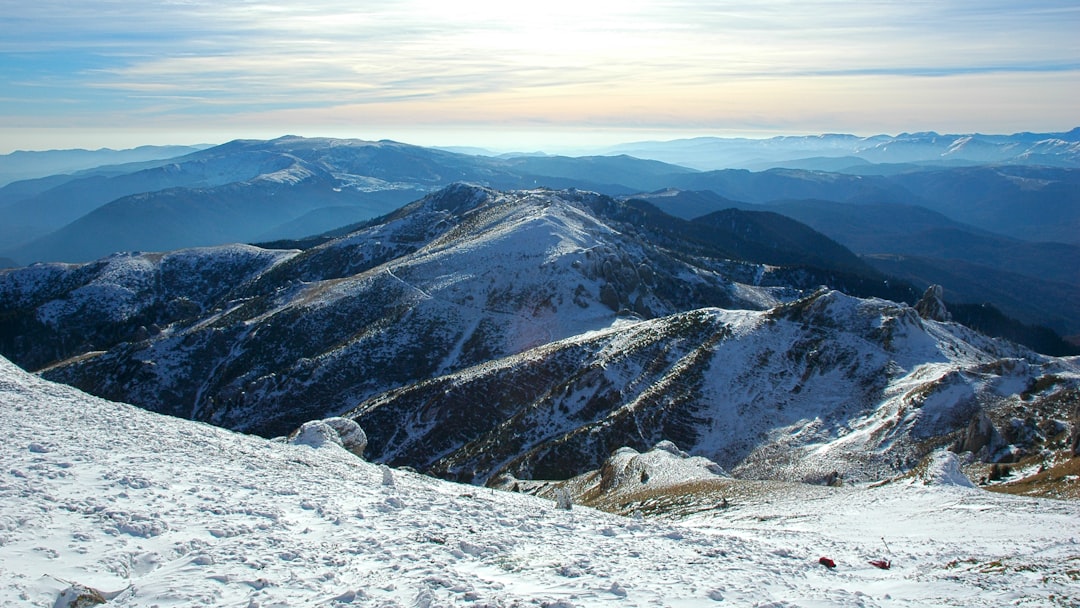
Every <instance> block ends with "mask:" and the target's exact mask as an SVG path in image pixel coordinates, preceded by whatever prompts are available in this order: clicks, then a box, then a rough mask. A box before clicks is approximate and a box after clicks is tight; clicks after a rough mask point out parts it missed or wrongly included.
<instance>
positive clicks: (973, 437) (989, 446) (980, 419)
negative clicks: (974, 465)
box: [956, 410, 1001, 455]
mask: <svg viewBox="0 0 1080 608" xmlns="http://www.w3.org/2000/svg"><path fill="white" fill-rule="evenodd" d="M1000 444H1001V435H1000V434H999V433H998V431H997V429H996V428H994V423H993V421H991V420H990V417H989V416H987V415H986V412H984V411H982V410H980V411H979V413H978V415H976V416H975V417H974V418H972V419H971V423H970V424H968V427H967V430H966V431H964V434H963V436H962V437H960V440H959V441H958V442H957V444H956V452H972V453H974V454H978V453H979V451H980V450H982V449H983V448H986V451H987V452H991V451H993V450H994V449H995V448H996V447H997V446H998V445H1000ZM987 455H989V454H987Z"/></svg>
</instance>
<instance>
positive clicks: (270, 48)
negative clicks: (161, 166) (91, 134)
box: [0, 0, 1080, 128]
mask: <svg viewBox="0 0 1080 608" xmlns="http://www.w3.org/2000/svg"><path fill="white" fill-rule="evenodd" d="M11 4H12V6H11V7H10V9H9V10H8V14H7V15H6V16H5V27H4V28H3V30H2V31H0V55H2V57H0V59H2V60H4V62H5V64H6V65H8V66H10V67H9V68H7V69H8V70H9V73H10V74H11V75H12V77H11V78H9V79H6V80H7V82H6V83H0V110H2V112H0V115H2V118H0V120H2V121H7V122H9V123H10V122H12V121H16V122H20V123H23V122H26V121H33V120H34V119H35V118H34V116H35V115H41V116H47V115H53V116H55V115H57V114H61V113H67V112H70V107H69V106H70V104H69V103H56V104H51V103H48V102H46V103H42V100H43V99H45V100H48V99H53V98H55V99H57V100H61V99H64V100H70V99H81V100H83V107H82V108H81V109H80V112H81V113H82V115H85V116H93V115H95V114H97V115H98V116H99V118H98V121H99V122H100V121H101V120H123V121H130V120H132V119H133V118H132V117H135V118H138V117H143V118H144V119H145V120H155V119H158V120H159V119H163V118H164V117H166V116H168V115H170V114H174V113H175V114H177V115H187V116H195V115H202V116H206V117H214V116H221V117H222V118H223V119H224V118H235V117H237V116H240V115H253V114H256V113H262V114H264V115H265V113H267V112H282V111H287V110H289V109H290V108H291V109H294V110H295V111H296V112H298V113H301V114H303V115H305V116H308V117H311V119H313V120H314V119H316V117H315V116H314V113H315V111H317V110H319V109H322V110H324V112H325V113H327V114H329V113H333V112H340V111H342V108H358V107H364V108H366V110H365V111H366V115H367V116H368V117H369V118H370V119H371V120H380V119H381V120H407V117H408V116H409V115H410V114H411V115H412V116H414V117H416V118H414V120H421V121H431V122H437V121H439V120H440V117H444V118H445V120H447V121H450V120H456V121H461V120H463V119H464V118H463V115H467V109H468V108H469V107H472V108H474V109H478V108H482V109H483V110H484V111H485V112H486V113H487V115H488V117H489V118H490V119H492V120H496V121H512V120H519V121H522V122H529V121H537V120H542V121H558V120H560V117H563V118H566V119H568V120H569V119H571V118H573V119H574V120H594V121H595V120H604V121H617V120H619V119H620V118H619V117H623V119H625V120H636V121H640V120H643V118H642V116H643V114H644V113H646V112H656V113H657V114H658V115H660V116H662V117H663V120H664V121H677V120H678V117H679V114H680V108H682V109H684V110H685V117H684V120H685V122H686V124H701V123H702V122H708V121H723V120H724V118H723V116H721V115H719V114H717V113H716V112H707V111H706V110H707V109H708V108H709V106H710V104H711V105H713V106H715V107H726V108H732V109H735V108H736V107H737V106H738V108H742V107H743V106H747V107H753V106H755V105H756V106H758V107H769V108H772V109H773V111H775V112H779V113H781V114H786V115H796V114H812V113H813V112H814V111H818V113H819V115H824V114H826V113H827V109H826V108H816V109H814V108H809V109H808V108H799V107H797V104H799V103H806V100H807V99H814V100H815V101H816V102H817V103H824V104H828V103H831V104H832V105H833V106H847V105H848V104H847V102H846V101H845V100H832V101H831V102H830V101H829V100H828V99H826V98H824V97H820V98H819V92H820V91H826V90H828V91H837V93H836V94H841V93H840V91H842V92H843V94H847V95H851V94H852V90H853V89H852V87H856V88H857V87H858V86H863V88H864V92H863V93H860V94H858V95H857V97H858V98H859V99H861V100H863V101H865V102H866V103H871V104H873V103H875V100H874V99H871V98H870V97H869V92H876V93H879V94H880V95H881V96H882V97H881V98H880V100H878V103H880V104H882V105H881V108H882V111H883V112H886V111H890V105H889V101H888V100H889V97H890V95H892V96H893V97H896V93H895V90H896V89H898V88H899V87H904V86H910V79H912V78H934V79H936V80H937V84H936V86H938V87H961V86H968V85H967V84H966V83H968V82H969V81H968V80H967V79H968V78H969V77H972V76H979V77H982V78H984V79H985V78H997V79H999V82H1005V81H1007V80H1009V79H1016V78H1017V77H1018V76H1021V75H1022V76H1023V77H1024V78H1023V82H1024V83H1025V86H1029V87H1033V89H1032V91H1031V92H1032V93H1033V94H1034V95H1045V94H1048V93H1040V91H1041V90H1043V89H1041V87H1049V88H1048V89H1045V91H1053V93H1054V94H1061V92H1062V86H1063V85H1062V83H1061V82H1060V80H1061V79H1068V80H1069V81H1070V82H1071V83H1073V85H1074V86H1073V88H1072V89H1068V90H1073V91H1075V88H1076V87H1075V83H1076V78H1075V76H1076V73H1077V72H1080V36H1076V35H1075V32H1077V31H1080V6H1073V4H1074V3H1073V2H1072V1H1071V0H1070V1H1069V2H1065V1H1062V2H1051V1H1043V0H1035V1H1033V2H1025V3H1015V2H1004V1H1001V0H989V1H985V2H982V1H980V2H974V1H970V0H964V1H962V0H944V1H934V2H929V1H912V2H904V3H897V2H891V1H890V2H885V1H863V2H850V1H836V0H833V1H827V0H816V1H808V2H797V1H788V0H763V1H760V2H715V3H698V2H688V1H682V0H667V1H642V0H621V1H618V2H615V1H611V0H593V1H590V0H548V2H545V3H543V4H538V3H520V2H505V1H503V0H500V1H496V0H459V1H457V2H445V1H436V0H404V1H400V2H394V3H390V2H373V1H359V2H357V1H350V2H345V1H341V0H310V1H308V2H298V1H295V0H292V1H287V2H273V3H271V2H266V1H265V0H216V1H213V2H210V1H207V0H174V1H166V2H160V3H158V2H152V3H131V2H128V1H127V0H120V1H116V0H87V1H84V2H79V3H73V2H70V0H39V1H37V2H33V3H18V4H16V3H11ZM1038 76H1042V79H1041V80H1040V79H1039V78H1038ZM836 79H840V80H844V79H848V84H847V85H845V86H839V85H836V84H835V82H834V81H836ZM1055 81H1057V82H1055ZM859 83H863V84H862V85H860V84H859ZM890 83H891V84H890ZM905 83H906V84H905ZM890 87H892V89H894V91H893V92H892V93H890ZM804 92H805V93H804ZM768 94H771V95H782V96H783V97H785V98H787V100H786V105H784V104H781V103H780V102H781V101H784V100H781V99H776V98H763V99H757V100H755V99H750V98H746V99H743V100H742V105H740V104H739V103H736V101H737V100H735V99H734V97H733V96H734V95H768ZM956 94H957V95H962V94H963V92H962V91H960V90H959V89H957V90H956ZM1061 103H1062V104H1064V103H1069V102H1068V101H1064V100H1063V101H1061ZM740 111H743V110H740ZM1007 111H1009V112H1015V111H1016V108H1015V107H1010V108H1008V110H1007ZM1039 111H1040V112H1042V113H1044V114H1045V112H1044V108H1043V107H1042V106H1040V107H1039ZM748 112H749V111H743V114H738V113H736V114H732V116H733V117H736V118H738V117H739V116H743V115H745V114H747V113H748ZM1059 113H1060V114H1062V115H1064V114H1066V109H1064V108H1062V109H1061V111H1060V112H1059ZM466 117H467V116H466ZM741 119H745V117H744V118H741ZM762 119H763V120H764V118H762ZM42 120H45V121H46V122H47V119H42ZM776 120H783V118H782V116H777V118H776ZM826 126H827V125H822V128H825V127H826ZM1065 126H1068V125H1065Z"/></svg>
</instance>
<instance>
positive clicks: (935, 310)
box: [915, 285, 952, 322]
mask: <svg viewBox="0 0 1080 608" xmlns="http://www.w3.org/2000/svg"><path fill="white" fill-rule="evenodd" d="M943 295H944V290H943V289H942V288H941V285H931V286H930V287H927V288H926V293H924V294H923V297H922V298H921V299H920V300H919V302H918V303H917V304H915V310H917V311H918V312H919V316H920V317H922V318H924V319H927V320H928V321H941V322H946V321H951V320H952V315H950V314H949V311H948V309H946V308H945V301H944V300H943V299H942V298H943Z"/></svg>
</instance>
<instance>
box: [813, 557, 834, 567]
mask: <svg viewBox="0 0 1080 608" xmlns="http://www.w3.org/2000/svg"><path fill="white" fill-rule="evenodd" d="M817 563H819V564H821V565H822V566H825V567H826V568H829V569H832V568H835V567H836V562H834V561H832V560H831V559H829V558H827V557H823V558H821V559H819V560H817Z"/></svg>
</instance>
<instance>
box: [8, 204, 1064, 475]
mask: <svg viewBox="0 0 1080 608" xmlns="http://www.w3.org/2000/svg"><path fill="white" fill-rule="evenodd" d="M725 218H726V219H725V221H724V222H722V224H723V225H722V226H721V225H717V223H715V222H710V221H702V222H687V221H685V220H678V219H676V218H672V217H671V216H667V215H664V214H662V213H659V212H658V211H657V210H656V209H655V208H652V207H649V206H647V205H644V204H643V203H640V202H638V203H635V202H633V201H623V202H620V201H617V200H614V199H611V198H609V197H606V196H602V195H598V194H594V193H589V192H582V191H577V190H572V191H571V190H567V191H550V190H526V191H513V192H500V191H495V190H490V189H486V188H481V187H477V186H470V185H464V184H459V185H455V186H451V187H449V188H446V189H443V190H441V191H439V192H437V193H434V194H432V195H429V196H427V197H425V198H423V199H421V200H419V201H417V202H415V203H413V204H410V205H407V206H406V207H403V208H401V209H400V210H398V211H396V212H394V213H393V214H390V215H388V216H385V217H383V218H380V219H379V220H377V221H373V222H371V223H370V224H369V225H367V226H366V227H364V228H361V229H359V230H357V231H355V232H352V233H350V234H348V235H345V236H342V237H340V238H336V239H333V240H330V241H328V242H325V243H323V244H321V245H319V246H316V247H312V248H309V249H306V250H302V251H301V250H299V249H296V250H265V249H259V248H255V247H250V246H233V247H227V248H207V249H198V250H185V251H179V252H174V253H169V254H122V255H116V256H113V257H110V258H106V259H103V260H100V261H98V262H94V263H90V264H84V265H61V264H48V265H36V266H32V267H28V268H23V269H15V270H8V271H3V272H0V309H2V310H4V311H5V315H4V316H3V318H0V329H2V330H3V331H0V346H2V348H3V349H4V350H3V352H4V353H6V354H8V356H10V357H11V358H12V359H14V360H16V361H17V362H18V363H20V364H22V365H24V366H25V367H27V368H30V369H41V368H43V369H42V374H43V375H44V376H46V377H47V378H50V379H54V380H61V381H64V382H67V383H70V384H72V385H75V386H78V387H80V388H83V389H84V390H87V391H90V392H92V393H95V394H97V395H100V396H104V397H107V398H111V399H115V400H121V401H125V402H130V403H135V404H138V405H140V406H143V407H145V408H148V409H152V410H155V411H159V412H165V413H169V414H172V415H177V416H181V417H187V418H194V419H198V420H203V421H208V422H212V423H214V424H217V425H221V426H225V427H229V428H233V429H239V430H244V431H249V432H256V433H259V434H263V435H266V436H274V435H283V434H286V433H288V432H290V431H291V430H293V429H294V428H296V427H297V426H299V425H300V424H301V423H303V422H305V421H307V420H312V419H319V418H324V417H327V416H335V415H340V414H343V413H347V414H348V416H350V417H352V418H355V419H356V420H358V421H359V422H360V423H361V425H362V426H364V427H365V428H366V429H367V430H368V435H369V441H370V442H369V446H368V450H369V454H370V455H371V457H372V458H374V459H376V460H379V461H386V462H389V463H392V464H394V465H409V466H413V467H415V468H417V469H419V470H422V471H429V472H433V473H436V474H438V475H441V476H445V477H451V478H455V479H459V480H465V481H470V482H474V483H485V482H489V481H492V480H494V479H495V478H496V477H498V476H500V475H504V474H510V475H513V476H515V477H523V478H565V477H568V476H571V475H576V474H579V473H582V472H584V471H587V470H590V469H593V468H596V467H598V466H599V465H600V464H601V463H602V462H603V461H604V459H606V458H607V456H608V455H609V454H610V452H611V451H612V450H615V449H617V448H620V447H631V448H634V449H638V450H642V449H646V448H648V447H651V446H652V445H653V444H655V443H657V442H658V441H661V440H670V441H674V442H675V444H676V445H677V446H678V447H679V448H680V449H684V450H687V451H689V452H691V453H693V454H696V455H700V456H705V457H708V458H710V459H712V460H713V461H715V462H717V463H718V464H719V465H721V466H723V467H724V468H725V469H727V470H730V471H732V472H734V473H736V474H738V475H740V476H743V477H755V478H782V479H790V480H808V481H821V480H823V479H825V478H826V477H827V476H829V475H830V474H833V473H834V472H835V473H837V474H840V475H842V476H844V477H846V478H848V479H880V478H882V477H887V476H891V475H894V474H897V473H899V472H903V471H906V470H908V469H910V468H911V467H912V466H914V464H915V463H916V462H918V460H919V459H920V458H922V457H923V456H924V455H925V454H927V453H929V452H930V451H931V450H933V449H935V448H940V447H954V448H956V449H959V450H961V451H965V450H966V451H972V452H977V453H978V454H979V457H980V458H982V459H985V460H986V461H997V460H1002V459H1004V460H1007V461H1012V460H1017V459H1021V458H1024V457H1031V456H1036V455H1038V454H1039V453H1040V450H1043V449H1051V448H1055V449H1057V448H1060V447H1061V446H1059V445H1058V444H1061V443H1068V441H1069V440H1070V438H1071V436H1072V434H1075V429H1076V428H1077V422H1076V415H1075V412H1072V411H1071V410H1070V409H1069V408H1070V407H1071V406H1070V405H1069V404H1070V403H1072V401H1070V399H1071V398H1070V397H1069V396H1068V395H1070V394H1072V393H1070V391H1073V390H1075V389H1076V387H1077V385H1078V384H1080V371H1078V368H1077V364H1076V361H1075V360H1070V359H1058V358H1052V357H1044V356H1041V355H1038V354H1035V353H1033V352H1030V351H1028V350H1026V349H1023V348H1021V347H1017V346H1015V345H1012V344H1010V343H1006V342H1002V341H996V340H991V339H988V338H986V337H984V336H981V335H979V334H977V333H975V332H973V331H970V330H968V329H967V328H965V327H963V326H961V325H959V324H956V323H952V322H949V321H948V320H947V311H944V310H943V309H942V307H941V304H940V301H939V299H940V293H939V292H934V291H933V290H931V292H929V294H928V299H927V301H925V302H923V303H922V304H921V305H920V306H919V308H918V309H916V308H912V307H911V306H908V305H905V304H898V303H895V302H893V301H889V300H885V299H879V298H878V297H873V296H874V295H875V294H878V295H887V294H890V293H899V294H901V295H906V294H907V292H905V291H904V290H903V289H901V288H900V287H899V286H896V285H891V284H889V283H888V282H887V281H885V280H884V278H883V277H881V276H880V275H875V274H873V271H867V272H868V273H867V274H859V272H858V268H856V267H853V266H851V261H850V260H849V259H848V258H847V257H844V256H839V255H838V256H835V257H827V256H826V257H822V256H821V254H822V253H823V252H824V251H826V250H827V249H828V247H826V246H824V245H822V243H823V242H825V241H827V239H824V237H821V236H820V235H817V236H816V237H815V238H812V239H808V240H805V239H804V238H799V239H792V240H790V241H785V240H784V239H776V240H774V241H770V242H771V243H772V247H774V248H775V249H769V248H768V247H765V248H764V249H762V250H760V251H759V254H760V255H763V256H764V255H769V256H772V255H783V256H787V257H791V258H793V259H796V260H798V259H800V257H801V258H802V259H807V260H810V259H817V260H819V265H817V266H812V265H808V266H776V265H772V264H767V263H764V262H766V261H767V260H759V261H754V260H753V258H751V259H750V260H749V261H748V260H747V259H746V258H745V257H742V259H735V260H733V259H731V258H732V257H739V256H735V255H734V254H731V253H730V250H731V248H732V247H735V246H736V245H738V244H739V243H741V242H742V241H738V240H734V241H732V240H728V237H729V236H730V234H731V230H730V226H731V224H738V223H739V222H743V221H746V220H745V218H741V217H739V216H738V215H729V216H725ZM703 219H704V220H707V219H708V218H703ZM747 225H748V226H750V225H752V224H751V223H748V224H747ZM735 232H738V233H742V232H744V231H743V230H736V231H735ZM799 234H800V235H801V237H807V235H806V234H804V233H802V232H800V233H799ZM801 244H802V245H801ZM800 246H802V247H804V249H802V251H803V253H802V254H800V253H799V251H800V249H799V247H800ZM833 246H835V244H833ZM810 249H813V251H812V252H811V251H810ZM848 255H850V253H849V252H848ZM815 256H816V257H815ZM856 261H857V260H856ZM822 284H825V285H828V286H829V288H824V289H819V287H820V286H821V285H822ZM841 289H842V290H845V291H847V292H848V293H861V294H862V295H863V297H862V298H859V297H854V296H852V295H844V293H841V291H838V290H841ZM1014 419H1016V420H1018V422H1017V421H1014ZM972 427H975V428H977V429H983V430H982V431H980V432H973V431H972V432H969V428H972Z"/></svg>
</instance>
